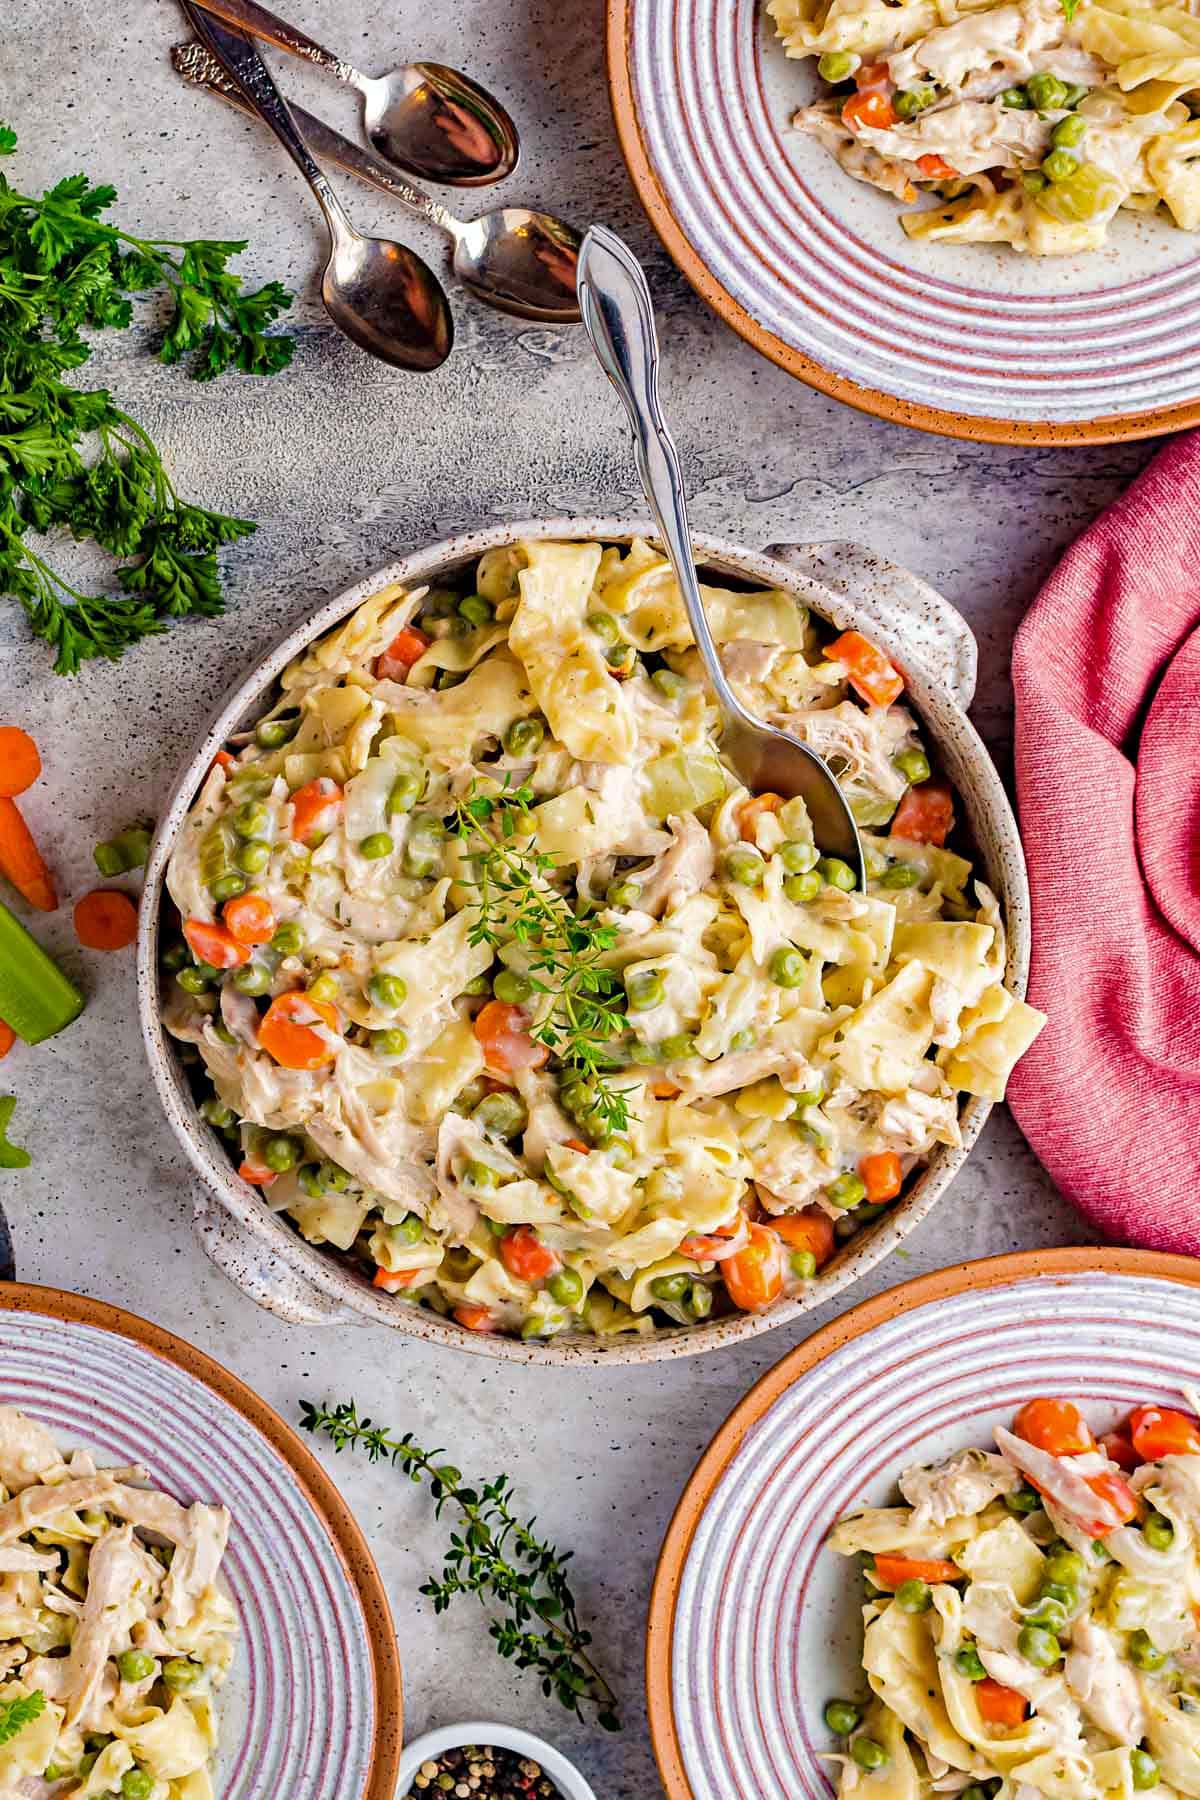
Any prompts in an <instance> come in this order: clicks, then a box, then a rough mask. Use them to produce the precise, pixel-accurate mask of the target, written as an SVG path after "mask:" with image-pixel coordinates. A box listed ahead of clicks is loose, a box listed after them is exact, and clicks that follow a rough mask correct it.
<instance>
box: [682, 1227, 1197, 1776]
mask: <svg viewBox="0 0 1200 1800" xmlns="http://www.w3.org/2000/svg"><path fill="white" fill-rule="evenodd" d="M1198 1288H1200V1263H1197V1262H1195V1261H1192V1260H1191V1259H1190V1258H1188V1257H1183V1256H1161V1255H1156V1254H1152V1253H1150V1252H1148V1251H1137V1250H1114V1249H1080V1250H1047V1251H1029V1252H1023V1253H1021V1254H1019V1255H1015V1256H998V1257H993V1258H990V1259H989V1260H987V1261H985V1262H975V1263H967V1264H965V1265H964V1266H962V1267H960V1268H957V1269H949V1270H943V1271H942V1272H941V1273H939V1274H936V1275H927V1276H925V1277H923V1278H922V1279H921V1280H919V1281H911V1282H906V1283H905V1284H904V1286H902V1287H897V1288H892V1289H891V1290H890V1291H889V1292H888V1293H886V1294H881V1295H880V1296H879V1297H878V1298H877V1299H874V1300H868V1301H866V1302H865V1303H864V1304H863V1305H861V1306H857V1307H855V1308H854V1310H853V1311H852V1312H849V1313H847V1314H845V1315H844V1316H843V1317H842V1318H840V1319H837V1320H835V1321H834V1322H833V1324H831V1325H827V1326H826V1327H825V1329H824V1330H823V1331H819V1332H817V1333H816V1335H815V1336H814V1337H811V1338H810V1339H809V1340H808V1342H807V1343H804V1344H801V1345H800V1347H799V1348H798V1349H797V1350H793V1351H792V1353H791V1355H790V1356H785V1357H784V1358H783V1360H782V1362H780V1363H778V1364H777V1365H776V1367H775V1368H774V1369H772V1370H770V1372H769V1373H768V1374H766V1375H765V1376H764V1377H763V1379H762V1380H761V1381H760V1382H759V1383H758V1384H757V1386H756V1387H754V1388H752V1389H751V1391H750V1392H749V1394H747V1396H746V1398H745V1399H744V1400H743V1401H742V1402H741V1403H740V1405H739V1406H737V1407H736V1408H735V1410H734V1411H733V1413H731V1414H730V1416H729V1418H728V1419H727V1420H726V1421H725V1423H724V1425H722V1427H721V1429H720V1431H718V1433H717V1435H716V1437H715V1438H714V1439H713V1441H712V1443H711V1444H710V1445H709V1447H708V1449H707V1450H706V1451H705V1453H704V1455H703V1457H702V1458H701V1459H700V1462H699V1463H698V1465H697V1467H696V1470H695V1473H694V1474H693V1476H692V1478H691V1480H690V1481H689V1483H688V1485H687V1487H686V1488H685V1490H684V1493H683V1497H682V1499H681V1500H680V1502H679V1506H678V1507H677V1509H676V1512H675V1516H674V1518H673V1519H672V1521H671V1525H670V1528H669V1530H668V1532H667V1536H666V1539H665V1542H664V1544H663V1548H662V1552H661V1555H660V1557H659V1563H658V1570H657V1573H656V1575H655V1580H654V1589H653V1593H652V1595H651V1601H650V1619H649V1627H648V1632H647V1639H646V1685H647V1696H648V1702H649V1713H650V1730H651V1735H652V1737H653V1740H654V1749H655V1754H656V1756H657V1757H658V1764H659V1770H660V1772H661V1775H662V1778H663V1784H664V1786H665V1788H666V1790H667V1794H668V1795H669V1796H670V1800H729V1797H730V1795H732V1794H736V1795H737V1797H738V1800H829V1796H830V1794H831V1793H832V1791H833V1783H832V1781H831V1780H830V1778H829V1776H828V1775H827V1774H826V1772H825V1770H826V1765H825V1764H823V1763H822V1762H821V1760H820V1757H821V1754H822V1753H823V1752H828V1751H830V1750H833V1749H835V1748H836V1745H835V1743H834V1740H833V1739H832V1738H831V1737H830V1735H829V1733H828V1731H827V1730H826V1728H825V1726H824V1724H823V1722H822V1718H821V1714H822V1709H823V1707H824V1705H825V1702H826V1701H827V1700H830V1699H833V1698H835V1697H839V1696H842V1695H847V1696H856V1695H861V1694H863V1693H864V1692H865V1691H866V1690H865V1680H864V1677H863V1675H862V1671H861V1666H860V1662H859V1654H860V1651H861V1645H862V1623H861V1616H860V1607H861V1591H860V1584H859V1582H858V1580H857V1572H856V1570H855V1569H854V1567H853V1564H852V1563H848V1562H846V1561H844V1560H843V1559H842V1558H840V1557H836V1556H833V1555H832V1554H831V1553H830V1552H828V1551H826V1550H825V1549H824V1548H823V1546H824V1543H825V1539H826V1537H827V1536H828V1534H829V1531H830V1529H831V1528H832V1526H833V1525H834V1524H835V1523H836V1521H837V1520H838V1519H839V1518H841V1517H842V1515H843V1514H844V1513H847V1512H850V1511H853V1510H854V1509H855V1508H856V1507H859V1506H862V1505H880V1504H883V1503H884V1502H886V1500H887V1499H888V1498H889V1496H890V1495H891V1493H892V1490H893V1489H894V1485H895V1481H896V1477H897V1476H898V1475H899V1473H900V1471H901V1469H903V1468H905V1467H907V1466H909V1465H910V1464H912V1463H914V1462H929V1461H935V1460H937V1459H939V1458H941V1457H944V1456H947V1455H949V1454H950V1453H951V1452H952V1451H954V1450H957V1449H961V1448H963V1447H965V1446H966V1445H969V1444H979V1445H981V1446H986V1445H988V1444H989V1443H990V1442H991V1432H992V1427H993V1426H994V1425H997V1424H1009V1423H1010V1422H1011V1420H1012V1416H1013V1414H1014V1413H1015V1412H1016V1410H1017V1408H1018V1407H1019V1406H1020V1404H1021V1403H1022V1401H1023V1400H1027V1399H1029V1398H1030V1397H1031V1396H1032V1395H1034V1394H1040V1393H1049V1394H1067V1395H1070V1396H1071V1397H1072V1398H1074V1399H1077V1400H1080V1401H1082V1402H1083V1404H1084V1408H1085V1411H1086V1412H1087V1413H1088V1415H1089V1418H1090V1419H1091V1421H1092V1423H1093V1425H1094V1426H1096V1427H1098V1428H1100V1429H1103V1430H1107V1429H1108V1428H1109V1426H1110V1425H1111V1424H1112V1423H1114V1422H1115V1420H1116V1418H1117V1416H1118V1414H1120V1413H1125V1412H1128V1411H1129V1409H1130V1407H1131V1406H1134V1405H1136V1404H1137V1402H1138V1401H1141V1400H1151V1401H1153V1400H1157V1401H1160V1402H1162V1401H1166V1402H1174V1403H1176V1404H1177V1403H1178V1400H1179V1388H1180V1383H1181V1382H1188V1383H1192V1384H1200V1299H1198V1296H1197V1292H1196V1290H1197V1289H1198Z"/></svg>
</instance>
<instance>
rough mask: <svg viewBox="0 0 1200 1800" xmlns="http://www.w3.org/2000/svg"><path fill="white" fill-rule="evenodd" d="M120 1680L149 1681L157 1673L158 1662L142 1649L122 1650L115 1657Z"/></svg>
mask: <svg viewBox="0 0 1200 1800" xmlns="http://www.w3.org/2000/svg"><path fill="white" fill-rule="evenodd" d="M117 1669H118V1671H119V1672H120V1676H121V1680H122V1681H149V1679H150V1677H151V1676H152V1675H157V1674H158V1664H157V1663H156V1662H155V1660H154V1658H153V1657H152V1656H148V1655H147V1654H146V1652H145V1651H144V1650H122V1652H121V1654H120V1656H118V1658H117Z"/></svg>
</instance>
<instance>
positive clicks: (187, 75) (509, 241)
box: [171, 43, 580, 325]
mask: <svg viewBox="0 0 1200 1800" xmlns="http://www.w3.org/2000/svg"><path fill="white" fill-rule="evenodd" d="M171 61H172V62H173V63H174V65H175V68H176V70H177V71H178V73H179V74H180V75H182V77H183V79H184V80H185V81H187V82H190V83H191V85H192V86H193V87H199V88H203V89H205V90H206V91H207V92H208V93H210V94H215V95H216V96H217V97H218V99H221V100H225V101H227V102H228V103H229V105H230V106H236V107H237V108H238V110H239V112H243V113H246V114H248V115H249V116H250V117H251V118H253V117H254V116H255V112H254V108H253V107H252V106H251V105H250V104H249V102H248V101H247V100H246V99H245V97H244V96H243V94H242V91H241V89H240V88H239V87H238V86H237V85H236V83H234V82H232V81H231V80H230V79H229V77H228V75H226V73H225V71H224V69H223V68H222V66H221V64H220V63H219V62H218V61H217V59H216V57H215V56H213V54H212V53H211V51H209V50H206V49H205V47H204V45H203V44H197V43H191V44H177V45H176V46H175V48H174V49H173V50H172V51H171ZM288 104H289V106H290V107H291V112H292V117H293V119H295V121H296V124H297V125H298V126H299V128H300V131H301V132H302V134H303V136H304V140H305V142H306V143H307V145H308V147H309V149H310V150H311V151H312V153H313V155H314V156H316V157H318V158H319V159H320V160H321V161H322V162H326V163H330V162H333V163H337V164H339V165H340V167H341V168H343V169H345V170H347V171H348V172H349V173H350V174H351V175H357V176H358V177H359V178H360V179H361V180H363V181H369V182H370V183H371V184H372V186H374V187H377V188H381V189H382V190H383V192H384V193H385V194H390V195H391V196H392V198H393V199H394V200H397V201H398V202H399V203H400V205H401V206H403V207H405V208H406V209H407V210H408V211H409V212H410V213H412V214H413V215H414V216H415V217H416V218H418V219H425V220H427V221H428V222H429V223H430V224H431V225H436V226H437V228H438V229H439V230H440V231H444V232H445V233H446V235H447V236H448V237H449V238H450V239H451V241H452V242H453V244H454V263H453V267H454V273H455V274H456V275H457V276H458V278H459V280H460V281H461V282H462V283H463V285H464V286H465V287H466V288H467V289H468V290H469V291H470V293H472V294H473V295H474V296H475V298H476V299H477V300H482V301H484V302H485V303H486V304H487V305H488V306H494V307H497V308H498V309H499V310H500V311H501V312H506V313H513V314H515V315H516V316H517V317H518V318H522V319H537V320H540V321H541V322H542V323H543V324H547V325H571V324H574V323H576V322H577V321H578V318H579V301H578V300H577V298H576V295H575V262H576V258H577V257H578V254H579V244H580V238H579V233H578V232H577V231H576V230H575V229H574V228H573V226H570V225H568V224H566V223H565V221H564V220H562V219H556V218H555V217H554V216H553V214H551V213H542V212H531V211H530V210H529V209H528V208H527V207H524V206H504V207H498V208H496V210H495V211H494V212H487V213H484V214H483V216H482V217H481V218H478V219H457V218H455V216H454V214H453V213H451V212H447V210H446V208H445V207H444V206H442V205H441V204H440V203H439V202H438V201H436V200H434V199H433V198H432V197H431V196H430V195H429V194H426V193H425V192H424V191H423V190H422V189H421V188H418V187H414V186H413V184H412V183H411V182H410V181H408V180H407V179H406V177H405V176H403V175H397V174H396V173H395V171H394V170H392V169H390V168H389V167H388V166H387V164H386V163H385V162H382V161H381V160H380V158H379V157H377V156H376V155H375V154H374V153H373V152H372V151H370V150H364V149H363V148H362V146H361V145H359V144H353V143H351V141H350V139H349V138H346V137H343V136H342V134H341V132H340V131H335V130H334V129H333V127H332V126H331V125H326V124H325V122H324V121H323V120H322V119H318V118H317V117H316V116H315V115H314V114H313V113H310V112H306V111H305V110H304V108H303V107H302V106H297V105H296V104H295V103H294V102H293V101H289V102H288Z"/></svg>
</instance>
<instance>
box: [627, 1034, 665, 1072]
mask: <svg viewBox="0 0 1200 1800" xmlns="http://www.w3.org/2000/svg"><path fill="white" fill-rule="evenodd" d="M626 1055H627V1056H628V1058H629V1060H630V1062H631V1063H637V1064H639V1065H641V1066H648V1065H649V1064H650V1063H656V1062H657V1061H658V1045H657V1044H643V1043H642V1042H641V1040H640V1039H639V1038H634V1040H633V1042H632V1044H630V1046H629V1049H628V1050H627V1051H626Z"/></svg>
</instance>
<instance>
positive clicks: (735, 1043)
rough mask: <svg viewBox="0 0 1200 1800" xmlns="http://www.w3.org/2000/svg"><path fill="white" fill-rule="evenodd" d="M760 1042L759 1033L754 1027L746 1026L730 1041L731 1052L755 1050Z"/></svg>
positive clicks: (736, 1032)
mask: <svg viewBox="0 0 1200 1800" xmlns="http://www.w3.org/2000/svg"><path fill="white" fill-rule="evenodd" d="M757 1042H758V1033H757V1031H755V1029H754V1027H753V1025H744V1026H743V1027H742V1029H741V1031H735V1032H734V1034H733V1036H732V1037H731V1038H730V1040H729V1048H730V1049H731V1050H753V1048H754V1046H755V1044H757Z"/></svg>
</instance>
